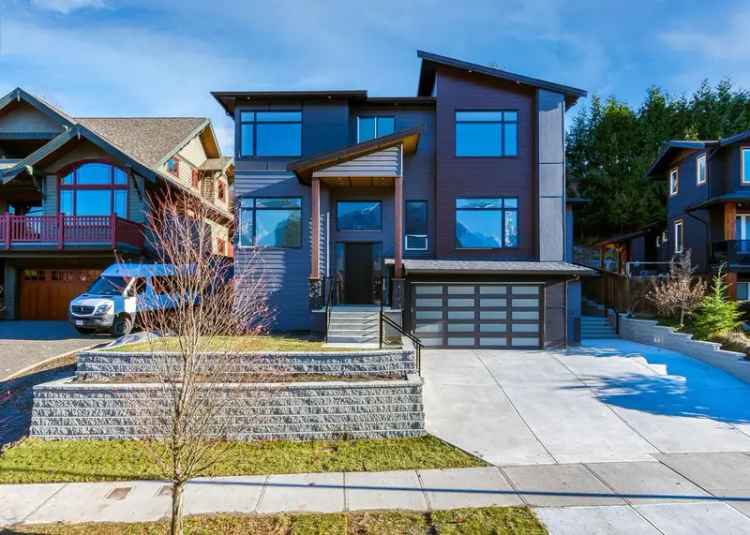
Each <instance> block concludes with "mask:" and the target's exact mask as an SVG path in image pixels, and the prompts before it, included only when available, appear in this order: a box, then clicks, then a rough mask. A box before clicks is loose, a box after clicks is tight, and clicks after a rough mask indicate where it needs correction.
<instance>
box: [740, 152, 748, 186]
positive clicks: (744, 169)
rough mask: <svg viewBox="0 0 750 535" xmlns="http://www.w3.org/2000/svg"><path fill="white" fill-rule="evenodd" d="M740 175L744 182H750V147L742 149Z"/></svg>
mask: <svg viewBox="0 0 750 535" xmlns="http://www.w3.org/2000/svg"><path fill="white" fill-rule="evenodd" d="M740 177H741V180H742V183H743V184H750V147H742V149H741V151H740Z"/></svg>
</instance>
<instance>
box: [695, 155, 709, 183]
mask: <svg viewBox="0 0 750 535" xmlns="http://www.w3.org/2000/svg"><path fill="white" fill-rule="evenodd" d="M695 176H696V182H697V183H698V185H699V186H700V185H701V184H705V183H706V155H705V154H701V155H700V156H698V159H697V160H696V161H695Z"/></svg>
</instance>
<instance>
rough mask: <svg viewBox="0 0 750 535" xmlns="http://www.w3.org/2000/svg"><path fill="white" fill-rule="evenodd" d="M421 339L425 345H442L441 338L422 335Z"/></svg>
mask: <svg viewBox="0 0 750 535" xmlns="http://www.w3.org/2000/svg"><path fill="white" fill-rule="evenodd" d="M420 340H421V341H422V345H423V346H425V347H435V346H441V345H443V338H442V337H440V338H428V337H427V336H423V337H421V338H420Z"/></svg>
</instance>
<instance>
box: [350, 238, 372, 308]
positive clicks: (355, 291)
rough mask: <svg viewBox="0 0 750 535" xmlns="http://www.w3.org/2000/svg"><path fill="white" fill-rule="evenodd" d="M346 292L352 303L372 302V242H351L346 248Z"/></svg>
mask: <svg viewBox="0 0 750 535" xmlns="http://www.w3.org/2000/svg"><path fill="white" fill-rule="evenodd" d="M344 251H345V252H344V254H345V262H346V272H345V275H344V294H345V295H346V301H347V303H348V304H352V305H364V304H370V303H372V264H373V257H372V243H356V242H349V243H347V244H346V246H345V248H344Z"/></svg>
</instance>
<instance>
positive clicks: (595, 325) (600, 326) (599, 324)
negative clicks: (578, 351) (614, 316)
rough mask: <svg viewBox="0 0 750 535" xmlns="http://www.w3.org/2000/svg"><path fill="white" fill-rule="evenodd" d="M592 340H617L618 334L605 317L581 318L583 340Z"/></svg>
mask: <svg viewBox="0 0 750 535" xmlns="http://www.w3.org/2000/svg"><path fill="white" fill-rule="evenodd" d="M591 338H617V333H616V332H615V329H614V327H612V325H610V323H609V320H608V319H607V318H605V317H604V315H601V316H581V339H583V340H586V339H591Z"/></svg>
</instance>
